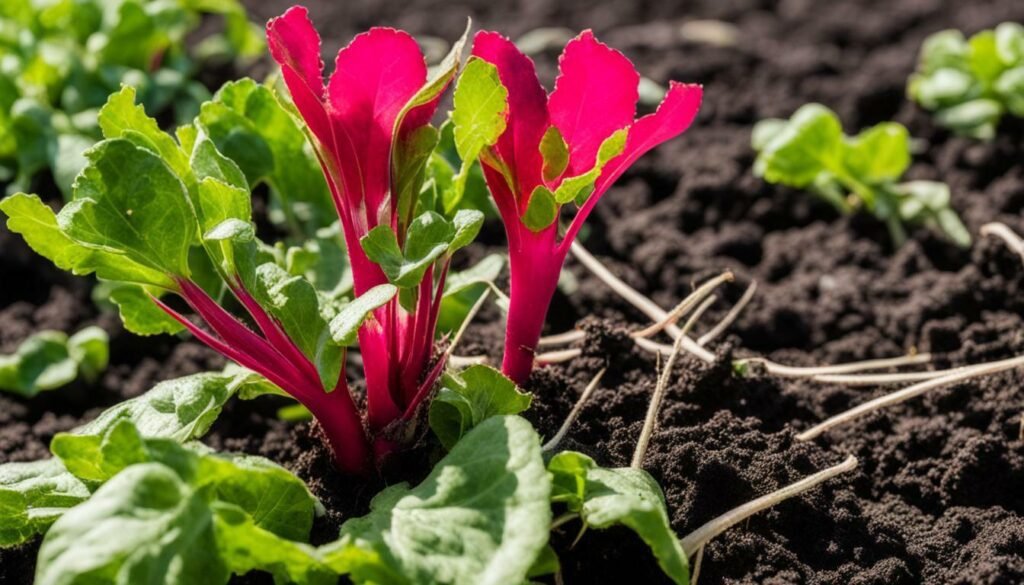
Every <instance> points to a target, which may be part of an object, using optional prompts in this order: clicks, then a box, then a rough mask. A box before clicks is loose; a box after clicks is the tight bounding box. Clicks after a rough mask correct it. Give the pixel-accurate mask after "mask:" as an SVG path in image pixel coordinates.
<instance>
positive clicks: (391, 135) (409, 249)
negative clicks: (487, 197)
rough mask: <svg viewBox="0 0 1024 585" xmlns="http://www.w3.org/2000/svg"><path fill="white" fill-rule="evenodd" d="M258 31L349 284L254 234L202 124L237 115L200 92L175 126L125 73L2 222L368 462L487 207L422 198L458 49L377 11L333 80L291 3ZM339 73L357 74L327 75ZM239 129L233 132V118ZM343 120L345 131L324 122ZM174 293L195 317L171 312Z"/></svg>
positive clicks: (418, 367)
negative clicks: (141, 99)
mask: <svg viewBox="0 0 1024 585" xmlns="http://www.w3.org/2000/svg"><path fill="white" fill-rule="evenodd" d="M267 34H268V39H269V44H270V47H271V51H272V54H273V55H274V56H275V57H277V58H278V59H280V60H281V62H282V65H283V72H284V77H285V81H286V83H287V84H288V86H289V88H290V90H291V92H292V94H293V98H294V100H295V102H296V105H297V108H298V111H299V113H300V114H302V115H303V116H305V119H306V121H307V122H308V123H309V134H310V137H311V140H312V141H313V145H314V147H315V148H314V149H315V152H316V155H317V156H318V159H319V161H320V163H321V164H322V166H323V171H324V174H325V176H326V182H327V183H328V184H329V186H330V188H331V193H332V196H333V201H334V204H335V206H336V208H337V211H338V215H339V217H340V220H341V225H342V229H343V233H344V237H345V243H346V244H347V246H346V247H347V252H348V262H347V264H348V265H349V266H350V267H351V270H352V273H353V279H354V289H355V294H356V298H354V299H352V300H351V301H350V302H344V300H342V299H339V298H337V297H335V296H332V295H326V294H323V293H322V291H320V290H318V289H317V288H316V287H315V286H314V285H313V284H312V283H311V282H310V281H309V280H307V279H306V278H304V277H303V275H302V274H295V273H294V272H293V271H290V270H291V269H294V268H295V267H294V266H293V263H292V262H291V261H292V260H294V258H293V257H292V255H291V254H288V255H287V256H285V257H282V256H283V255H282V254H281V253H280V249H277V248H271V247H269V246H267V245H265V244H263V243H262V242H260V241H259V240H258V238H257V237H256V235H255V229H254V226H253V224H252V222H251V202H250V194H249V189H250V177H251V175H250V176H247V174H246V173H245V172H243V171H242V169H241V168H240V167H239V165H237V164H236V163H235V162H234V161H233V160H232V159H231V158H228V157H227V156H225V155H224V154H223V153H222V152H221V151H220V150H219V148H218V145H217V144H216V142H215V141H214V140H213V138H211V134H212V135H214V136H218V135H220V136H223V135H227V136H230V135H231V134H232V133H231V132H226V131H224V130H223V129H221V128H217V127H216V125H215V124H214V123H215V122H216V123H222V122H223V121H224V120H223V119H221V118H223V117H224V116H222V117H221V118H216V119H213V120H212V121H211V118H214V116H213V114H217V110H211V109H209V108H206V107H204V109H203V110H204V111H203V113H204V114H211V116H208V117H204V116H203V115H201V116H200V118H199V119H198V120H197V122H196V123H194V124H192V125H189V126H185V127H182V128H181V129H179V130H178V132H177V133H176V135H175V136H173V137H172V136H170V135H168V134H165V133H163V132H162V131H161V130H160V129H159V128H158V127H157V124H156V122H155V121H154V120H153V119H152V118H149V117H148V116H147V115H146V113H145V111H144V110H143V108H142V107H140V106H137V105H136V104H135V103H134V102H135V92H134V90H132V89H131V88H125V89H123V90H122V91H121V92H119V93H117V94H115V95H114V96H112V97H111V98H110V100H109V101H108V103H107V105H106V106H104V108H103V109H102V110H101V112H100V114H99V120H100V126H101V128H102V130H103V132H104V136H105V138H106V140H104V141H103V142H101V143H100V144H99V145H97V146H96V147H95V148H93V149H91V150H90V151H89V152H88V153H87V157H88V160H89V164H88V165H87V167H86V168H85V170H84V171H83V172H82V174H81V175H80V176H79V178H78V179H77V180H76V182H75V189H74V197H73V199H72V201H71V203H69V204H68V205H67V206H65V207H64V209H62V210H61V212H60V214H59V215H56V216H55V215H54V214H53V212H52V211H50V209H49V208H48V207H46V206H45V205H44V204H42V202H41V201H40V200H39V199H38V198H37V197H35V196H29V195H24V194H17V195H14V196H12V197H10V198H8V199H6V200H4V201H3V202H2V203H0V209H3V211H4V212H5V213H6V214H7V215H8V216H9V222H8V224H9V226H10V227H11V229H12V230H13V231H16V232H19V233H21V234H23V236H24V237H25V238H26V240H27V241H28V243H29V244H30V245H31V246H32V247H33V248H34V249H35V250H36V251H37V252H39V253H40V254H42V255H44V256H46V257H48V258H50V259H51V260H52V261H54V262H55V263H56V264H57V265H58V266H60V267H62V268H65V269H68V270H72V271H74V272H75V273H78V274H88V273H95V274H96V275H97V276H99V277H100V278H101V279H104V280H107V281H113V282H115V283H122V284H123V285H124V286H126V287H128V288H125V289H122V290H123V291H134V292H131V294H128V296H127V297H126V298H122V299H120V301H121V303H120V304H121V311H122V315H124V316H126V319H125V321H126V324H127V325H129V327H130V328H132V329H133V330H136V331H140V332H144V333H155V332H173V331H176V330H180V328H182V327H184V328H185V329H187V330H188V331H190V332H191V333H192V334H193V335H195V336H196V337H197V338H198V339H199V340H201V341H202V342H203V343H205V344H207V345H209V346H210V347H212V348H213V349H215V350H217V351H218V352H220V353H221V354H223V355H224V356H225V357H227V358H229V359H231V360H233V361H235V362H236V363H238V364H241V365H242V366H245V367H246V368H249V369H250V370H252V371H255V372H257V373H259V374H261V375H262V376H264V377H265V378H266V379H267V380H269V381H271V382H272V383H273V384H275V385H276V386H277V387H278V388H280V389H281V390H283V391H284V392H285V393H287V394H288V395H290V396H292V397H293V398H295V399H296V400H298V401H299V402H300V403H302V404H303V405H304V406H305V407H306V408H308V409H309V410H310V411H311V412H312V414H313V416H314V417H315V418H316V419H317V420H318V421H319V423H320V425H321V427H322V428H323V430H324V433H325V435H326V438H327V440H328V441H329V443H330V445H331V447H332V449H333V451H334V454H335V457H336V460H337V464H338V466H339V467H340V468H342V469H344V470H346V471H349V472H353V473H364V472H366V471H368V470H369V469H370V467H371V465H372V463H373V461H374V459H376V458H379V457H382V456H384V455H386V454H387V453H388V452H390V451H391V450H393V449H394V448H395V447H396V446H397V445H399V444H401V443H402V442H403V441H404V440H405V438H406V433H407V432H408V424H409V422H410V421H411V420H412V419H413V418H414V416H415V415H416V414H417V413H418V407H419V405H420V404H421V403H423V401H424V400H425V399H426V398H427V397H428V396H429V394H430V391H431V390H432V389H433V386H434V383H435V382H436V380H437V378H438V377H439V376H440V374H441V372H442V370H443V367H444V362H443V360H434V355H433V345H434V331H435V328H436V324H437V321H438V313H439V311H440V307H441V301H442V299H443V297H444V294H445V279H446V276H447V273H448V266H449V263H450V261H451V256H452V254H453V253H454V252H455V251H456V250H458V249H459V248H461V247H463V246H465V245H466V244H468V243H469V242H470V241H471V240H472V239H473V238H474V237H475V235H476V232H477V231H478V230H479V228H480V224H481V222H482V220H483V216H482V214H481V213H480V212H477V211H472V210H463V211H458V212H455V213H453V214H452V215H451V216H450V217H445V216H442V215H441V214H438V213H436V212H434V211H432V210H422V209H421V208H420V207H421V206H419V201H418V195H419V193H420V190H421V184H422V183H423V180H424V172H423V168H424V165H425V161H426V160H428V158H429V156H430V154H431V153H432V151H433V148H434V145H435V143H436V138H437V131H436V130H435V129H434V128H433V127H431V126H430V124H429V121H430V118H431V116H432V114H433V112H434V109H435V108H436V107H437V103H438V101H439V100H440V96H441V93H442V92H443V91H444V89H445V88H446V87H447V86H448V84H449V83H450V81H451V79H452V78H453V77H454V75H455V72H456V69H457V67H458V53H459V51H458V48H456V50H454V51H453V52H452V55H451V56H450V57H449V58H448V59H447V60H446V61H445V63H444V64H443V66H442V67H441V68H440V69H439V70H438V72H437V74H436V76H435V77H432V78H429V79H428V77H427V70H426V65H425V63H424V61H423V57H422V55H421V54H420V52H419V49H418V47H417V45H416V43H415V41H413V39H412V38H411V37H409V36H408V35H406V34H405V33H401V32H398V31H394V30H390V29H373V30H371V31H370V32H368V33H365V34H363V35H360V36H359V37H357V38H356V39H355V40H354V41H353V42H352V44H351V45H350V46H349V47H346V48H345V49H343V50H342V51H341V52H340V53H339V62H338V69H337V71H336V73H335V75H334V77H333V78H332V79H333V80H334V81H332V83H331V84H329V85H328V86H324V84H323V82H322V78H321V77H320V75H321V70H320V69H310V67H315V66H317V64H319V63H320V60H319V49H318V46H319V43H318V37H317V35H316V32H315V31H314V30H313V28H312V25H311V23H310V22H309V20H308V18H307V16H306V13H305V11H304V10H302V9H298V8H296V9H292V10H290V11H289V12H288V13H286V14H285V15H284V16H282V17H281V18H278V19H274V20H273V21H271V22H270V24H269V25H268V28H267ZM458 46H461V44H460V45H458ZM458 46H457V47H458ZM381 59H385V60H386V59H394V60H395V61H394V68H392V69H390V70H387V71H385V69H386V68H384V67H383V65H385V63H382V62H381ZM384 73H389V75H388V76H386V75H384ZM351 77H355V78H357V79H359V80H360V81H362V82H365V84H364V85H362V86H358V85H354V84H351V83H349V84H348V85H347V86H346V87H348V90H347V91H346V92H344V93H341V92H339V89H338V88H339V87H340V86H339V84H343V83H348V82H347V81H345V80H347V79H349V78H351ZM314 82H315V83H314ZM219 97H220V100H219V102H220V103H221V104H225V105H224V106H223V107H222V108H220V110H224V109H226V108H229V107H235V108H241V107H242V106H240V105H239V104H240V103H242V104H243V105H244V104H250V105H251V104H254V103H258V104H259V106H258V107H255V106H254V109H256V110H258V111H261V112H262V113H263V114H264V115H265V116H271V115H272V116H276V118H278V119H280V117H281V116H282V115H283V116H286V117H287V114H286V112H287V107H286V106H284V105H283V104H281V103H280V102H279V101H278V100H277V99H276V98H275V96H274V95H273V93H272V92H271V91H270V90H268V89H266V88H259V87H258V86H255V85H254V84H247V85H246V84H243V85H234V86H231V87H229V88H226V95H221V96H219ZM240 100H241V102H240ZM254 100H259V102H255V101H254ZM274 112H277V113H276V114H274ZM221 113H224V112H223V111H221ZM211 127H212V128H213V131H210V132H208V129H209V128H211ZM240 130H241V131H242V133H243V135H244V132H245V130H246V127H245V126H243V125H240ZM249 130H251V128H250V129H249ZM342 135H344V136H346V137H347V138H346V139H345V140H344V141H341V140H335V137H336V136H342ZM281 152H284V151H280V150H279V151H278V153H281ZM292 152H297V151H295V150H294V149H293V150H292ZM282 184H283V182H278V183H277V185H276V186H277V187H281V186H282ZM170 296H176V297H179V298H180V299H181V300H183V301H184V303H185V304H186V305H187V306H189V307H190V308H191V309H192V311H194V312H195V313H196V314H197V315H198V316H199V317H200V319H201V320H202V321H203V322H204V323H205V326H206V327H202V326H200V325H198V324H196V323H194V322H192V321H191V320H190V319H189V318H187V317H186V316H185V315H184V314H182V313H181V311H180V306H179V305H176V304H175V303H174V302H172V301H171V300H170ZM235 308H238V309H241V310H242V311H244V313H246V314H247V315H248V317H249V319H251V323H252V324H253V325H254V327H253V326H250V325H249V324H247V323H245V322H244V321H243V320H241V319H240V318H239V317H238V316H236V315H235V314H234V313H233V312H232V310H233V309H235ZM154 309H156V310H154ZM357 338H358V342H359V346H360V353H361V356H362V363H363V371H364V377H365V380H366V396H367V398H366V412H365V420H364V416H363V413H362V412H361V411H360V410H359V409H358V408H357V406H356V403H355V401H354V399H353V396H352V395H351V393H350V390H349V387H348V382H347V379H346V374H345V367H344V362H345V353H346V348H347V347H349V346H352V345H354V344H355V343H356V341H357ZM432 360H433V361H436V363H433V361H432Z"/></svg>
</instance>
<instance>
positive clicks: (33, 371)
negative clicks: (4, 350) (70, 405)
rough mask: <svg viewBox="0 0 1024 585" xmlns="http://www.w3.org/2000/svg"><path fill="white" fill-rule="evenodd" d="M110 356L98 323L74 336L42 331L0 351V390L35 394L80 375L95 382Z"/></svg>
mask: <svg viewBox="0 0 1024 585" xmlns="http://www.w3.org/2000/svg"><path fill="white" fill-rule="evenodd" d="M109 359H110V347H109V339H108V337H107V333H106V332H105V331H104V330H102V329H100V328H99V327H86V328H85V329H82V330H81V331H79V332H78V333H75V334H74V335H72V336H71V337H68V336H67V335H66V334H64V333H62V332H60V331H42V332H39V333H35V334H33V335H32V336H31V337H29V338H28V339H26V340H25V341H23V342H22V343H21V345H19V346H18V349H17V350H15V352H14V353H13V354H10V355H0V390H6V391H8V392H14V393H16V394H20V395H22V396H25V397H32V396H35V395H36V394H38V393H39V392H42V391H44V390H53V389H55V388H60V387H61V386H64V385H67V384H69V383H71V382H73V381H74V380H75V379H76V378H78V377H79V376H81V377H82V378H84V379H85V380H86V381H89V382H92V381H94V380H95V379H96V378H97V377H99V375H100V374H101V373H102V372H103V370H105V369H106V368H107V362H108V361H109Z"/></svg>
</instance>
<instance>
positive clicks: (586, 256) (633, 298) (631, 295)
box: [570, 242, 715, 364]
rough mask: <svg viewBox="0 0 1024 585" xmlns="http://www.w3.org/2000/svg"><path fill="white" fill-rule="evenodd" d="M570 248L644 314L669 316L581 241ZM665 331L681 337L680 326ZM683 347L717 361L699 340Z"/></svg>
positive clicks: (685, 342)
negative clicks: (612, 271) (588, 249)
mask: <svg viewBox="0 0 1024 585" xmlns="http://www.w3.org/2000/svg"><path fill="white" fill-rule="evenodd" d="M570 250H571V251H572V254H573V256H575V257H576V259H577V260H579V261H580V264H583V266H585V267H586V268H587V270H590V271H591V272H592V273H593V274H594V276H596V277H597V278H599V279H600V280H601V281H602V282H604V283H605V284H607V285H608V287H609V288H611V289H612V290H613V291H615V292H616V293H617V294H618V295H619V296H621V297H622V298H623V299H625V301H626V302H627V303H629V304H631V305H633V306H634V307H636V308H637V310H639V311H640V312H641V313H643V314H644V315H647V317H648V318H650V319H651V320H652V321H661V320H662V319H664V318H665V317H667V316H668V313H667V312H666V311H665V310H664V309H662V308H661V307H659V306H658V305H656V304H655V303H654V301H652V300H651V299H649V298H647V297H645V296H644V295H642V294H640V293H639V292H638V291H637V290H636V289H634V288H633V287H631V286H629V285H628V284H626V283H625V282H622V280H620V279H619V278H618V277H617V276H615V275H614V274H612V273H611V271H609V270H608V269H607V268H605V267H604V265H603V264H601V262H600V261H598V259H597V258H594V256H593V255H591V254H590V252H588V251H587V250H586V248H584V247H583V246H581V245H580V244H579V242H573V243H572V246H571V247H570ZM665 332H666V333H668V334H669V335H670V336H671V337H673V338H676V337H679V327H677V326H675V325H669V326H667V327H665ZM684 337H685V336H684ZM682 348H683V349H684V350H685V351H687V352H689V353H691V354H693V355H695V356H696V357H697V358H698V359H700V360H702V361H705V362H707V363H709V364H710V363H714V361H715V354H713V353H711V352H710V351H708V350H706V349H704V348H703V347H701V346H699V345H697V342H696V341H694V340H692V339H690V338H685V339H683V342H682Z"/></svg>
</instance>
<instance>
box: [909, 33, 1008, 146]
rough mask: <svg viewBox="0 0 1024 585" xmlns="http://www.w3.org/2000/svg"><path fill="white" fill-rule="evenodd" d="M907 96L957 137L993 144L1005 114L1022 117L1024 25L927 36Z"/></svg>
mask: <svg viewBox="0 0 1024 585" xmlns="http://www.w3.org/2000/svg"><path fill="white" fill-rule="evenodd" d="M907 95H909V96H910V98H911V99H912V100H914V101H915V102H917V103H918V104H920V105H921V107H923V108H924V109H926V110H930V111H933V112H935V117H936V120H937V121H938V122H939V124H941V125H943V126H945V127H947V128H949V129H951V130H953V131H954V132H956V133H957V134H962V135H964V136H970V137H973V138H980V139H983V140H991V139H992V138H993V137H994V136H995V133H996V127H997V126H998V125H999V121H1000V120H1001V119H1002V118H1003V116H1005V115H1007V114H1010V115H1012V116H1016V117H1018V118H1020V117H1024V26H1022V25H1021V24H1019V23H1016V22H1004V23H1002V24H1000V25H999V26H997V27H995V29H992V30H984V31H981V32H979V33H977V34H976V35H974V36H972V37H971V38H970V39H966V38H964V35H963V33H961V32H960V31H958V30H945V31H941V32H937V33H935V34H933V35H931V36H929V37H928V38H927V39H925V41H924V44H923V45H922V46H921V55H920V57H919V58H918V65H917V71H916V72H914V74H913V75H911V77H910V81H909V82H908V84H907Z"/></svg>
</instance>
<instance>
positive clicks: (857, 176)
mask: <svg viewBox="0 0 1024 585" xmlns="http://www.w3.org/2000/svg"><path fill="white" fill-rule="evenodd" d="M751 142H752V144H753V147H754V150H756V151H757V153H758V154H757V161H756V162H755V163H754V174H755V175H757V176H758V177H763V178H764V179H765V180H766V181H768V182H769V183H773V184H782V185H788V186H790V187H796V188H798V189H808V190H810V191H812V192H813V193H815V194H817V195H818V196H820V197H821V198H822V199H824V200H825V201H827V202H829V203H830V204H831V205H832V206H833V207H835V208H836V210H838V211H839V212H840V213H842V214H844V215H846V214H850V213H853V212H855V211H857V210H859V209H864V210H866V211H867V212H869V213H871V214H872V215H874V216H875V217H877V218H878V219H879V220H881V221H882V222H884V223H885V225H886V227H887V228H888V230H889V235H890V237H891V238H892V243H893V245H895V246H900V245H902V244H903V242H904V241H906V239H907V233H906V228H905V227H904V225H905V224H910V225H924V226H926V227H928V228H930V229H933V230H935V231H938V232H940V233H942V234H944V235H945V236H946V237H947V238H949V239H950V240H952V241H953V242H955V243H956V244H957V245H960V246H963V247H967V246H969V245H970V243H971V236H970V234H969V233H968V231H967V228H965V227H964V225H963V223H962V222H961V221H960V218H959V217H958V216H957V214H956V212H955V211H954V210H953V208H952V207H950V201H949V199H950V196H949V187H948V186H947V185H946V184H945V183H938V182H935V181H907V182H903V183H900V182H898V181H899V180H900V178H901V177H902V176H903V174H904V173H905V172H906V170H907V168H908V167H909V166H910V138H909V135H908V133H907V129H906V128H905V127H903V126H902V125H900V124H897V123H895V122H883V123H881V124H877V125H875V126H872V127H871V128H868V129H866V130H864V131H862V132H861V133H860V134H857V135H856V136H846V135H845V134H843V127H842V124H841V123H840V122H839V118H838V117H837V116H836V115H835V113H833V112H832V111H831V110H829V109H828V108H826V107H825V106H822V105H820V104H808V105H806V106H803V107H801V108H800V109H799V110H797V111H796V113H794V114H793V116H792V117H791V118H790V119H789V120H779V119H768V120H762V121H761V122H758V123H757V125H756V126H754V132H753V135H752V139H751Z"/></svg>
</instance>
